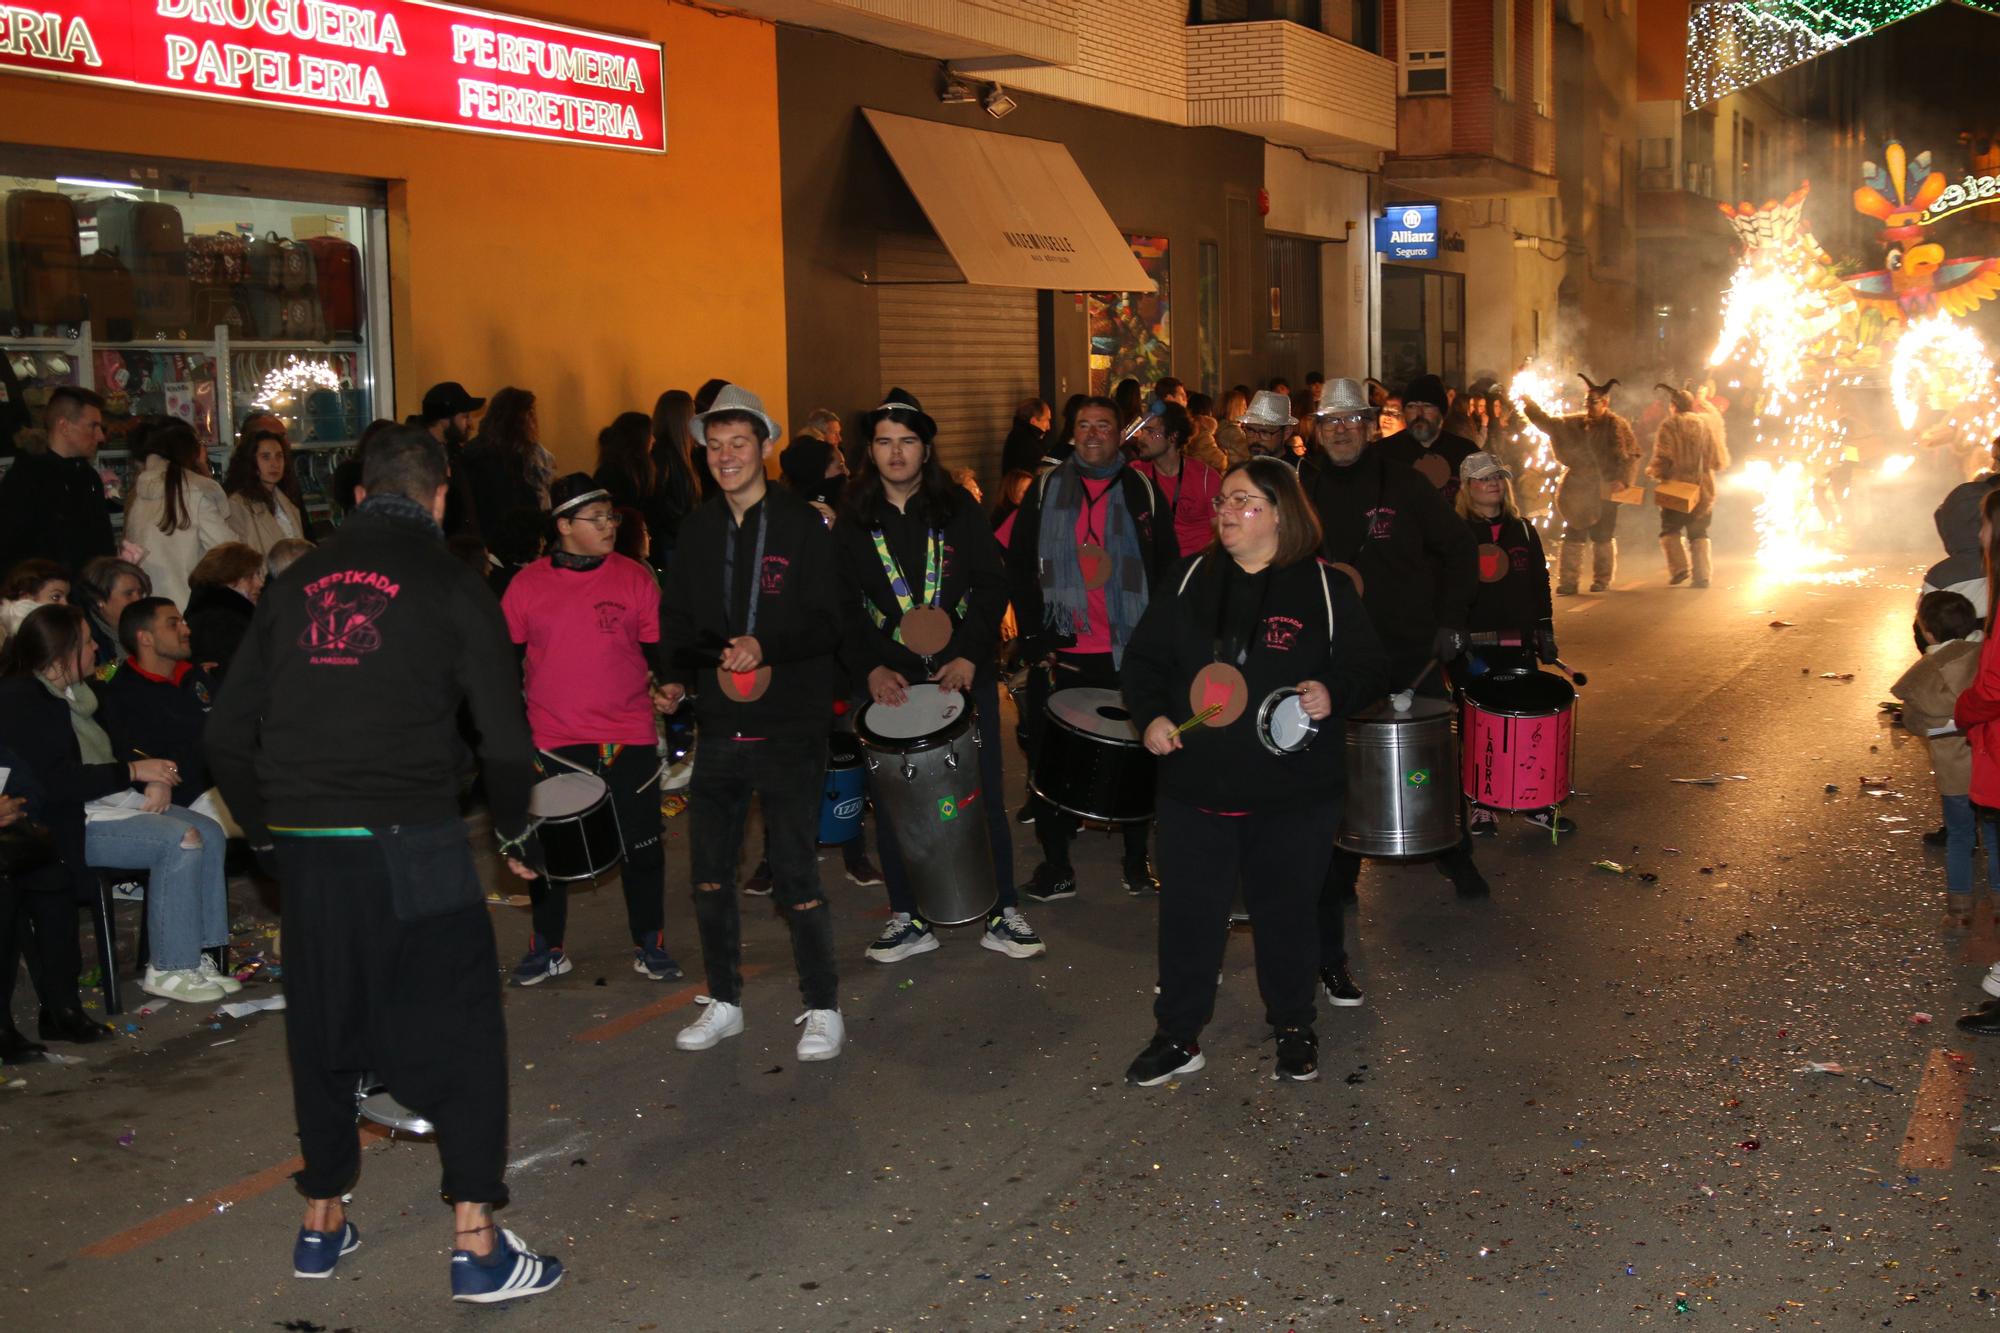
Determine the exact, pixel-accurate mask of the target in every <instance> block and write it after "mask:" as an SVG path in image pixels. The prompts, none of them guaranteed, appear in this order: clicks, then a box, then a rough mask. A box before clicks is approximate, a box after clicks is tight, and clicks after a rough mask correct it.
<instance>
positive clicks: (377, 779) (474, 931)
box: [208, 426, 563, 1303]
mask: <svg viewBox="0 0 2000 1333" xmlns="http://www.w3.org/2000/svg"><path fill="white" fill-rule="evenodd" d="M362 489H363V491H364V492H365V498H364V499H363V501H362V503H361V505H360V506H359V507H358V508H356V509H355V511H354V513H353V515H352V516H351V517H350V518H349V519H348V520H347V522H345V523H343V524H341V526H340V530H339V531H338V532H337V533H336V534H335V535H334V536H333V537H332V538H331V539H329V540H328V541H327V542H326V543H325V544H324V545H321V546H319V547H317V548H315V549H313V550H311V551H309V552H307V553H306V554H305V555H303V556H301V557H299V559H298V561H297V563H295V564H294V565H292V566H291V568H289V569H288V570H286V571H285V573H284V575H283V576H282V577H280V578H277V579H275V580H273V581H272V582H271V583H270V584H269V585H267V586H266V588H265V589H264V594H263V596H262V597H261V598H259V599H258V603H257V613H256V617H255V619H254V620H253V621H252V622H251V626H250V632H249V634H248V635H246V636H245V637H244V640H243V644H242V646H241V647H240V648H239V649H238V650H237V653H236V658H235V660H234V661H233V662H232V663H231V664H230V672H229V688H228V689H226V690H224V691H222V693H221V694H220V695H219V696H218V698H217V701H216V705H215V709H214V711H213V712H211V713H210V714H209V724H208V761H209V767H210V769H211V770H212V771H213V772H214V774H215V777H216V780H217V782H218V784H219V785H220V786H221V788H222V794H223V797H224V799H225V800H226V801H227V802H228V804H229V808H230V811H231V813H232V814H234V815H235V816H236V821H237V823H238V824H240V825H241V826H242V828H243V832H244V835H245V837H247V838H248V839H249V841H250V845H251V846H252V847H253V848H256V849H258V852H259V857H260V859H264V860H267V863H271V864H273V865H274V870H275V873H276V875H277V877H278V878H279V879H281V880H282V881H283V883H284V932H285V1001H286V1007H285V1040H286V1044H287V1046H288V1048H289V1050H290V1054H291V1065H292V1104H293V1108H294V1110H295V1112H296V1113H297V1116H298V1125H299V1142H300V1146H301V1147H302V1149H303V1150H304V1155H305V1168H304V1169H303V1170H301V1171H300V1172H299V1173H298V1177H297V1178H298V1183H299V1189H300V1192H301V1193H303V1194H304V1195H305V1196H306V1200H307V1203H306V1218H305V1224H304V1225H303V1226H302V1227H301V1228H300V1230H299V1235H298V1239H297V1241H296V1243H295V1244H294V1246H293V1255H292V1261H293V1268H294V1271H295V1272H296V1273H298V1274H299V1276H301V1277H326V1276H327V1275H328V1274H330V1273H331V1272H332V1271H333V1268H334V1265H335V1264H336V1263H338V1262H339V1259H340V1257H341V1256H342V1255H344V1254H346V1253H347V1252H349V1251H350V1250H352V1249H353V1248H354V1247H355V1246H357V1245H359V1244H360V1238H359V1233H358V1232H357V1231H356V1230H355V1227H354V1224H353V1223H352V1222H350V1221H348V1220H347V1211H346V1208H345V1206H344V1204H343V1202H342V1196H343V1195H344V1194H346V1193H347V1192H348V1191H349V1190H350V1189H352V1188H353V1186H354V1181H355V1178H356V1176H357V1175H358V1174H359V1173H360V1170H361V1153H360V1148H359V1146H358V1143H357V1140H356V1138H355V1134H354V1089H355V1082H356V1080H357V1079H358V1078H359V1076H360V1074H361V1072H362V1071H364V1070H369V1069H372V1070H374V1071H375V1072H376V1073H378V1074H380V1075H381V1076H382V1077H383V1079H384V1081H385V1082H386V1084H387V1086H388V1089H389V1091H390V1092H391V1093H392V1094H394V1096H395V1098H396V1100H397V1101H398V1102H400V1103H402V1104H403V1105H404V1106H407V1107H408V1108H409V1109H411V1110H413V1111H415V1112H417V1113H418V1114H419V1115H421V1116H422V1117H423V1118H424V1119H426V1120H428V1121H430V1122H431V1123H432V1124H433V1125H435V1126H437V1135H438V1156H439V1157H440V1159H441V1161H442V1165H443V1168H444V1190H443V1193H444V1197H445V1198H446V1199H447V1200H449V1201H450V1202H451V1203H452V1205H453V1207H454V1210H455V1212H456V1217H455V1219H454V1222H453V1229H454V1234H453V1237H452V1259H451V1282H452V1298H453V1299H454V1300H460V1301H470V1302H476V1303H491V1302H496V1301H504V1300H511V1299H514V1298H515V1297H519V1296H532V1295H535V1294H537V1293H539V1292H543V1291H547V1290H548V1289H549V1288H550V1287H553V1286H554V1285H555V1284H556V1283H557V1282H559V1281H560V1280H561V1279H562V1273H563V1266H562V1264H561V1263H560V1262H559V1261H558V1260H555V1259H552V1258H547V1257H545V1256H541V1255H536V1254H531V1253H528V1252H527V1250H526V1248H525V1246H523V1244H522V1243H521V1241H520V1239H519V1238H518V1237H517V1236H515V1235H514V1233H513V1232H511V1231H500V1230H498V1229H497V1228H495V1226H494V1225H493V1210H494V1209H495V1208H498V1207H500V1206H501V1205H503V1204H505V1203H506V1202H507V1186H506V1183H505V1179H504V1177H505V1174H506V1168H507V1063H506V1058H507V1057H506V1042H507V1034H506V1027H505V1024H504V1022H503V1020H502V1018H501V1013H500V988H499V986H498V984H497V983H496V980H495V976H496V973H497V972H498V971H499V966H500V960H499V956H498V955H497V953H496V952H495V950H494V943H493V927H492V924H491V923H490V922H489V921H488V919H487V915H486V903H485V892H484V890H483V889H482V888H481V887H480V883H479V876H478V873H477V871H476V869H475V867H474V865H473V860H472V849H471V847H470V846H469V845H468V843H467V842H466V836H465V822H464V820H463V818H462V817H461V816H460V814H459V793H460V792H461V791H462V790H463V788H464V786H465V783H466V780H467V779H468V778H470V776H471V768H472V766H471V763H470V759H471V756H470V755H469V754H467V753H466V749H465V745H464V743H463V742H462V741H461V740H460V739H459V729H458V712H459V705H460V704H461V703H464V704H468V705H470V707H471V710H472V719H473V722H474V724H475V726H476V728H477V732H478V735H479V757H480V760H481V767H482V771H483V777H484V780H485V788H486V794H487V798H488V801H489V802H490V804H491V806H492V813H493V827H494V829H495V831H496V832H497V833H498V834H499V836H500V839H501V843H500V845H501V848H502V850H503V852H505V853H506V854H507V856H508V867H509V869H510V870H511V871H512V872H513V873H514V874H515V875H517V876H519V877H520V878H522V879H532V878H533V873H532V872H531V871H530V870H529V869H528V868H527V865H526V862H527V861H528V860H531V859H532V853H531V850H530V849H529V848H528V847H527V845H526V844H527V841H528V834H529V827H528V792H529V788H530V787H531V786H532V785H533V783H534V781H535V769H534V749H533V745H532V743H531V742H530V740H529V736H528V727H527V721H526V718H525V716H524V715H523V712H522V706H521V676H520V672H519V670H518V669H517V667H516V666H515V657H514V646H513V643H512V642H511V640H510V639H509V638H508V635H507V624H506V621H505V620H503V619H502V618H501V615H500V607H499V604H498V603H497V602H496V601H495V600H494V598H493V597H492V595H491V594H490V593H488V592H487V591H486V588H485V585H484V584H483V583H482V582H481V581H480V578H479V576H478V575H477V574H475V573H473V571H472V570H471V569H470V568H468V567H467V566H466V565H465V564H464V563H463V562H462V561H460V560H459V559H458V558H457V557H456V556H454V555H452V554H451V552H450V551H449V550H448V549H447V548H446V547H445V543H444V532H443V530H442V529H441V528H440V527H439V526H438V525H439V522H440V521H441V520H442V519H443V517H444V510H445V501H446V497H447V495H448V493H449V486H448V476H447V470H446V463H445V455H444V446H443V445H442V444H440V443H439V442H438V441H436V440H434V439H432V438H431V437H430V435H429V434H428V433H427V432H425V431H423V430H420V429H418V428H416V427H413V426H397V427H393V428H391V429H389V430H385V431H384V432H382V434H381V435H379V436H377V437H376V438H375V440H374V441H373V442H372V443H371V444H370V445H369V449H368V459H367V462H366V464H365V465H364V472H363V475H362Z"/></svg>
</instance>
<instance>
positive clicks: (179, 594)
mask: <svg viewBox="0 0 2000 1333" xmlns="http://www.w3.org/2000/svg"><path fill="white" fill-rule="evenodd" d="M129 438H131V440H132V446H131V447H132V464H133V466H134V467H136V468H137V469H138V471H137V472H136V473H134V474H133V477H132V485H131V489H130V492H129V494H128V498H127V500H126V504H125V539H126V540H127V541H131V542H136V543H138V544H139V546H141V547H142V548H144V551H145V558H144V559H142V560H140V561H139V567H140V568H141V569H143V570H145V571H146V576H147V577H148V578H150V579H152V581H153V591H154V592H155V593H157V594H158V595H159V596H161V597H171V598H173V599H174V603H175V604H176V605H178V606H185V605H187V600H188V580H189V576H190V571H191V570H193V569H194V567H195V565H196V564H198V563H199V562H200V560H201V558H202V556H204V555H206V554H207V553H208V552H209V551H211V550H213V549H215V548H216V547H218V546H220V545H222V544H223V543H224V542H227V541H230V540H231V539H233V538H234V537H235V535H236V534H235V533H233V532H231V531H230V529H229V497H228V496H226V495H224V494H223V493H222V487H221V486H219V485H217V484H216V481H215V479H214V478H213V477H211V476H209V475H208V455H207V453H206V452H204V451H203V449H202V447H201V441H200V440H199V439H198V438H196V436H195V433H194V427H192V426H190V425H188V424H187V422H185V421H182V420H180V419H178V418H175V417H158V418H155V419H154V420H153V421H152V422H151V423H150V424H148V425H147V426H146V427H145V428H144V429H143V430H141V431H139V432H137V433H136V434H135V435H133V436H131V437H129Z"/></svg>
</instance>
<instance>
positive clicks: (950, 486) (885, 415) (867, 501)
mask: <svg viewBox="0 0 2000 1333" xmlns="http://www.w3.org/2000/svg"><path fill="white" fill-rule="evenodd" d="M861 421H862V424H863V425H864V426H866V427H867V434H868V438H867V439H866V440H864V441H863V442H862V445H861V460H860V462H859V463H858V464H857V465H856V466H855V469H854V475H853V476H851V477H849V478H848V479H847V485H846V487H845V488H843V490H842V492H841V508H842V509H843V510H844V511H846V513H847V516H848V517H849V518H852V519H854V520H855V521H856V522H858V523H862V524H866V523H867V522H868V521H869V517H870V516H871V515H873V514H874V512H875V506H876V505H877V504H879V503H880V502H881V500H882V473H881V472H880V471H879V470H878V469H877V468H876V466H875V449H874V439H875V427H876V426H878V425H880V424H881V423H882V422H884V421H893V422H895V423H896V424H897V425H899V426H908V427H909V428H910V429H911V430H913V431H915V432H916V436H917V440H918V442H919V443H921V444H922V445H923V446H924V465H923V467H922V468H921V469H920V470H919V471H918V473H917V491H916V494H915V495H913V496H912V497H911V499H912V500H913V501H914V502H915V508H914V509H913V510H912V512H911V516H912V517H914V518H917V519H919V520H920V521H922V522H925V523H929V524H932V525H942V524H943V523H944V521H945V520H946V519H947V518H949V517H950V516H951V510H952V506H953V505H954V504H957V503H958V497H959V496H961V495H964V494H965V491H964V489H963V488H961V487H960V486H959V484H958V483H957V482H955V481H953V480H952V479H951V477H950V476H949V475H948V474H947V473H946V472H945V470H944V468H943V467H941V466H940V465H939V464H938V457H937V423H936V422H934V421H932V420H931V418H930V416H929V415H928V414H927V413H924V412H913V411H911V410H910V409H909V408H907V407H878V408H876V409H875V410H874V411H873V412H870V413H869V414H868V415H866V416H864V417H863V418H861Z"/></svg>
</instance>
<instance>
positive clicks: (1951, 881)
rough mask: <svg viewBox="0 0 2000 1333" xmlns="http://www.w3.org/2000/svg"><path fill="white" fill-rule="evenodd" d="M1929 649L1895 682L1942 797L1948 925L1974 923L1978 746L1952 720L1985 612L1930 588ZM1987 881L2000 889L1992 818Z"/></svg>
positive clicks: (1924, 603) (1921, 621)
mask: <svg viewBox="0 0 2000 1333" xmlns="http://www.w3.org/2000/svg"><path fill="white" fill-rule="evenodd" d="M1917 633H1918V635H1919V636H1920V637H1921V638H1922V640H1923V643H1924V655H1923V657H1922V658H1920V659H1919V660H1918V661H1917V662H1916V664H1915V665H1913V666H1912V667H1911V668H1910V669H1909V670H1908V671H1905V672H1904V673H1903V676H1902V679H1900V680H1898V681H1897V682H1896V683H1895V684H1894V685H1892V686H1890V687H1889V691H1890V693H1892V694H1894V695H1895V696H1896V697H1897V698H1898V699H1900V700H1902V701H1903V725H1904V726H1906V727H1908V728H1909V729H1910V730H1911V731H1913V732H1915V733H1916V734H1917V735H1919V736H1922V737H1925V738H1926V740H1927V742H1928V743H1929V745H1930V752H1931V776H1932V777H1933V778H1934V779H1935V780H1936V782H1937V789H1938V795H1939V796H1940V797H1941V798H1943V801H1944V827H1945V860H1944V884H1945V904H1946V906H1945V924H1946V925H1947V926H1950V927H1954V928H1958V929H1963V928H1965V927H1966V926H1969V925H1971V924H1972V853H1973V843H1974V839H1975V834H1976V825H1977V817H1976V813H1975V811H1974V809H1973V804H1972V797H1971V795H1970V792H1971V788H1972V747H1971V745H1970V744H1968V743H1967V741H1966V738H1965V736H1964V734H1963V733H1961V732H1960V731H1959V730H1958V729H1957V728H1956V727H1955V726H1954V725H1953V723H1952V709H1953V708H1954V707H1955V706H1956V705H1957V703H1958V696H1959V695H1960V694H1961V693H1962V692H1963V691H1964V690H1965V688H1966V686H1968V685H1970V684H1971V683H1972V678H1973V676H1974V674H1975V673H1976V672H1977V671H1978V669H1979V652H1980V642H1979V640H1980V632H1979V616H1978V614H1977V613H1976V612H1975V611H1974V610H1973V607H1972V603H1971V602H1970V601H1968V600H1967V599H1966V598H1965V597H1963V596H1961V595H1960V594H1958V593H1955V592H1930V593H1925V594H1924V596H1923V598H1922V600H1920V601H1919V602H1918V603H1917ZM1985 837H1986V862H1987V880H1986V882H1987V886H1988V887H1989V888H1990V889H1992V890H1993V891H1994V892H1996V893H2000V832H1996V829H1995V826H1994V824H1993V823H1992V822H1991V821H1990V820H1988V822H1987V824H1986V833H1985Z"/></svg>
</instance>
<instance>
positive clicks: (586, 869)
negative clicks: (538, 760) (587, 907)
mask: <svg viewBox="0 0 2000 1333" xmlns="http://www.w3.org/2000/svg"><path fill="white" fill-rule="evenodd" d="M528 822H529V824H530V825H531V826H532V827H533V828H534V830H535V834H536V837H537V839H538V840H539V841H540V842H541V844H542V866H541V871H542V875H543V877H544V878H547V879H550V880H553V881H556V882H558V883H564V884H568V883H574V882H576V881H578V880H586V879H588V880H595V879H596V878H597V877H598V876H599V875H602V874H605V873H606V872H607V871H609V870H610V869H611V868H612V867H613V866H616V865H617V864H618V861H619V858H621V857H622V856H623V855H624V854H625V844H624V841H623V839H622V838H621V837H620V836H619V832H618V811H617V809H616V808H615V807H614V806H613V805H612V804H611V788H610V787H608V786H606V785H605V782H604V779H603V778H600V777H598V776H596V775H595V774H593V773H557V774H555V775H554V776H552V777H546V778H543V779H542V780H541V781H540V782H537V783H536V784H535V786H534V789H533V790H532V791H531V792H529V794H528Z"/></svg>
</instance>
